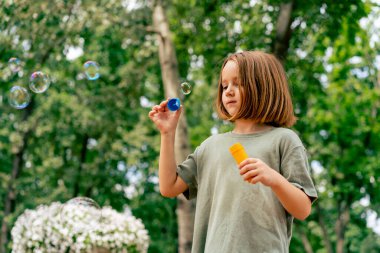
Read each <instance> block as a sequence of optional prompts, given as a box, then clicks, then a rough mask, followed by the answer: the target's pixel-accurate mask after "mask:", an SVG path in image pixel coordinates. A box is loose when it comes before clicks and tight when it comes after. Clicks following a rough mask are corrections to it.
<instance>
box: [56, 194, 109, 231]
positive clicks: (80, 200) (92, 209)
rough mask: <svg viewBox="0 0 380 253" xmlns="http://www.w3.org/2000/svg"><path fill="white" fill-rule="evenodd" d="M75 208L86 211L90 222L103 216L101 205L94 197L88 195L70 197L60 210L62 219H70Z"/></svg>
mask: <svg viewBox="0 0 380 253" xmlns="http://www.w3.org/2000/svg"><path fill="white" fill-rule="evenodd" d="M73 210H76V211H80V212H83V213H85V214H86V220H87V222H88V223H92V222H93V221H99V220H100V219H101V216H102V212H101V208H100V206H99V205H98V203H96V202H95V201H94V200H93V199H90V198H87V197H76V198H73V199H70V200H69V201H67V202H66V203H65V204H63V205H62V207H61V210H60V216H61V220H62V221H65V220H67V219H70V213H72V211H73ZM89 225H90V224H89Z"/></svg>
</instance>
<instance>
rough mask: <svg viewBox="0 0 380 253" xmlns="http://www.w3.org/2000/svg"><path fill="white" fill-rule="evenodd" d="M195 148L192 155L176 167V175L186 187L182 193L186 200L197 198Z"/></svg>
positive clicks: (196, 152)
mask: <svg viewBox="0 0 380 253" xmlns="http://www.w3.org/2000/svg"><path fill="white" fill-rule="evenodd" d="M198 149H199V148H197V149H196V150H195V151H194V153H193V154H191V155H189V156H188V157H187V158H186V160H185V161H184V162H182V163H181V164H180V165H178V166H177V173H178V176H180V177H181V178H182V179H183V181H185V182H186V184H187V185H188V187H189V188H188V189H187V190H186V191H184V192H183V195H184V196H185V197H186V198H187V199H189V200H190V199H193V198H195V197H196V196H197V192H198V183H197V154H198Z"/></svg>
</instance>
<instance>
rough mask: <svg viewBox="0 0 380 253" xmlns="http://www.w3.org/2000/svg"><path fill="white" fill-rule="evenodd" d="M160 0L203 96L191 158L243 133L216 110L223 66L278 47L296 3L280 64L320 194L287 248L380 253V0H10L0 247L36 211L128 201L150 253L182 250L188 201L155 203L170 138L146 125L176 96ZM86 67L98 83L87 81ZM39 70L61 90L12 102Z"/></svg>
mask: <svg viewBox="0 0 380 253" xmlns="http://www.w3.org/2000/svg"><path fill="white" fill-rule="evenodd" d="M157 2H158V3H160V4H162V5H163V7H164V10H165V13H166V15H167V19H168V23H169V27H170V31H171V39H172V40H173V44H174V47H175V51H176V57H177V61H178V71H179V77H180V80H181V81H187V82H189V83H190V84H191V85H192V87H193V89H192V92H191V93H190V94H189V95H187V96H182V97H181V102H182V103H183V105H184V109H185V112H186V120H187V125H188V126H187V127H188V134H189V140H188V141H189V143H190V147H191V149H192V150H193V149H195V147H196V146H197V145H199V144H200V143H201V142H202V141H203V140H204V139H205V138H207V137H208V136H209V135H211V134H213V133H218V132H225V131H228V130H230V129H231V125H230V124H229V123H227V122H225V121H221V120H220V119H218V118H217V117H216V114H215V113H214V110H213V109H214V108H213V100H214V96H215V91H216V84H217V80H218V74H219V71H220V67H221V64H222V61H223V59H224V57H225V56H227V55H228V54H229V53H232V52H236V51H239V50H263V51H266V52H273V50H274V43H275V41H276V39H277V37H276V34H277V30H276V29H277V22H278V20H279V13H280V9H281V6H283V4H284V3H289V2H291V3H292V4H293V5H292V6H293V9H292V12H291V17H292V18H291V20H292V23H291V25H290V28H291V29H290V31H291V33H290V34H288V35H289V40H288V42H289V43H288V44H287V47H286V54H285V57H283V58H282V59H281V60H282V62H283V64H284V67H285V69H286V72H287V75H288V79H289V83H290V86H291V90H292V95H293V101H294V106H295V113H296V116H297V117H298V122H297V124H296V125H295V126H294V127H293V129H294V130H295V131H296V132H297V133H298V134H299V135H300V137H301V139H302V140H303V141H304V143H305V146H306V148H307V150H308V152H309V160H310V164H311V173H312V176H313V179H314V181H315V184H316V186H317V189H318V194H319V199H318V200H317V201H316V202H315V203H314V205H313V210H312V214H311V216H310V217H309V218H308V219H307V220H306V221H296V222H295V226H294V228H293V238H292V241H291V246H290V252H295V253H297V252H307V253H313V252H315V253H334V252H336V253H343V252H358V253H364V252H365V253H371V252H379V251H380V235H379V233H380V229H379V227H380V223H379V222H378V223H377V233H376V232H375V231H374V229H373V227H370V226H369V223H368V222H367V221H368V219H369V218H371V217H372V218H373V217H379V216H380V195H379V194H378V193H379V192H380V154H379V152H378V151H379V150H380V138H379V136H380V121H379V120H378V118H379V113H380V75H379V73H380V72H379V68H380V37H379V34H380V26H379V22H380V21H379V19H378V18H377V17H378V16H379V15H380V2H379V1H371V0H341V1H333V0H322V1H317V0H309V1H304V0H293V1H282V0H257V1H243V0H234V1H230V0H220V1H217V0H208V1H200V0H190V1H182V0H168V1H153V0H152V1H148V0H134V1H130V0H107V1H106V0H96V1H88V0H51V1H45V0H35V1H27V0H17V1H16V0H0V17H1V18H0V225H1V238H0V246H1V248H0V252H1V253H5V252H10V251H11V249H12V240H11V230H12V227H13V226H14V225H15V222H16V220H17V218H18V217H19V216H20V215H21V214H22V213H23V212H24V211H25V210H26V209H36V208H37V207H38V206H40V205H47V206H48V205H50V204H52V203H54V202H61V203H64V202H66V201H67V200H69V199H71V198H74V197H76V196H86V197H89V198H92V199H94V200H95V201H96V202H97V203H99V205H100V206H110V207H112V208H113V209H115V210H117V211H119V212H122V211H123V210H124V209H125V208H126V207H128V208H129V209H130V210H131V212H132V214H133V216H135V217H137V218H139V219H141V220H142V222H143V223H144V226H145V228H146V229H147V231H148V234H149V237H150V242H149V249H148V252H152V253H153V252H177V251H178V238H179V236H180V234H179V232H178V228H177V226H178V221H177V212H176V208H177V202H176V200H175V199H170V198H164V197H162V196H161V195H160V194H159V191H158V179H157V168H158V154H159V134H158V132H157V130H156V129H155V128H154V126H153V125H152V123H151V122H150V120H149V118H148V112H149V111H150V108H151V106H152V105H154V104H157V103H159V102H160V101H162V100H164V99H165V91H164V83H163V81H162V76H163V75H165V73H163V72H162V69H161V66H160V59H159V52H158V51H159V49H158V42H157V36H159V35H158V34H157V31H156V30H155V29H154V27H153V21H152V16H153V9H154V6H155V5H156V4H157ZM12 57H17V58H18V59H20V61H21V70H20V71H19V72H17V73H16V74H15V73H13V72H12V71H10V70H9V66H8V61H9V59H10V58H12ZM88 60H92V61H96V62H97V63H98V64H99V66H100V78H99V79H97V80H93V81H91V80H88V79H86V76H85V75H84V70H83V64H84V63H85V62H86V61H88ZM35 71H43V72H44V73H47V74H48V75H49V76H50V77H51V80H52V83H51V85H50V87H49V89H48V90H47V91H46V92H44V93H40V94H35V93H32V92H31V102H30V104H29V105H28V106H27V107H26V108H25V109H22V110H18V109H15V108H13V107H11V106H10V105H9V97H8V92H9V90H10V89H11V87H13V86H15V85H19V86H22V87H25V88H27V89H28V83H29V76H30V75H31V73H33V72H35ZM178 85H179V83H178ZM372 225H373V224H372ZM375 226H376V224H375ZM15 253H16V252H15Z"/></svg>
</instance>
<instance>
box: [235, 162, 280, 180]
mask: <svg viewBox="0 0 380 253" xmlns="http://www.w3.org/2000/svg"><path fill="white" fill-rule="evenodd" d="M239 169H240V175H241V176H242V177H243V179H244V181H247V182H248V183H251V184H256V183H258V182H260V183H262V184H263V185H266V186H268V187H273V186H275V185H276V184H277V181H278V180H277V179H278V176H279V175H280V174H279V173H278V172H277V171H275V170H274V169H272V168H270V167H269V166H268V165H267V164H266V163H264V162H263V161H261V160H260V159H256V158H247V159H245V160H244V161H242V162H241V163H240V164H239Z"/></svg>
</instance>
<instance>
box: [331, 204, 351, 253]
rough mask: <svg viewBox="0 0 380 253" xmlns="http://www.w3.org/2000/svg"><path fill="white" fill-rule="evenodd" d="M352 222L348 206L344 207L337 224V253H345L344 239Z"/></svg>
mask: <svg viewBox="0 0 380 253" xmlns="http://www.w3.org/2000/svg"><path fill="white" fill-rule="evenodd" d="M349 221H350V210H349V208H348V207H347V206H344V207H343V210H342V211H341V212H339V217H338V220H337V221H336V223H335V233H336V236H337V238H336V253H343V252H344V239H345V231H346V227H347V224H348V222H349Z"/></svg>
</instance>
